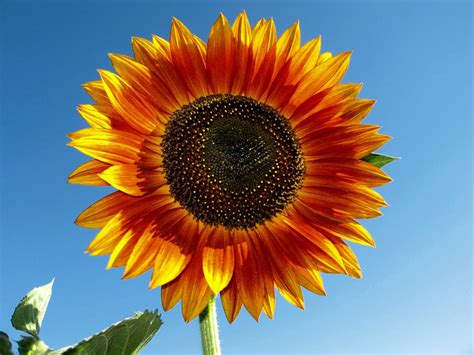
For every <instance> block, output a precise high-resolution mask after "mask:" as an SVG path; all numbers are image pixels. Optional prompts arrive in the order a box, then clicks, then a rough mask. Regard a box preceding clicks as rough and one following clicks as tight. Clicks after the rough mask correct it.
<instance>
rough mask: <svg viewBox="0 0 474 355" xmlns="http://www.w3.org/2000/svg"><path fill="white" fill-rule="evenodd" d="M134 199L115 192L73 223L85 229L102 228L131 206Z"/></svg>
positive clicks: (89, 208) (91, 207)
mask: <svg viewBox="0 0 474 355" xmlns="http://www.w3.org/2000/svg"><path fill="white" fill-rule="evenodd" d="M135 201H137V199H136V198H134V197H131V196H128V195H127V194H124V193H123V192H121V191H116V192H114V193H112V194H110V195H108V196H105V197H104V198H102V199H101V200H99V201H97V202H96V203H94V204H93V205H91V206H90V207H88V208H87V209H85V210H84V211H83V212H82V213H81V214H80V215H79V216H78V217H77V219H76V220H75V221H74V223H76V224H77V225H79V226H81V227H85V228H102V227H104V226H105V225H106V223H107V222H108V221H109V220H110V219H111V218H112V217H113V216H115V215H116V214H117V213H119V212H120V211H122V210H124V209H126V208H127V207H129V206H130V205H132V204H133V203H134V202H135Z"/></svg>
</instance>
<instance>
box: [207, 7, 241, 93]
mask: <svg viewBox="0 0 474 355" xmlns="http://www.w3.org/2000/svg"><path fill="white" fill-rule="evenodd" d="M235 50H236V49H235V41H234V35H233V33H232V29H231V28H230V25H229V22H228V21H227V19H226V18H225V17H224V15H222V14H221V15H219V17H218V19H217V20H216V22H215V23H214V25H213V26H212V28H211V32H210V33H209V40H208V45H207V69H208V72H209V79H210V82H211V87H212V90H213V93H215V94H225V93H230V91H231V88H232V82H233V79H234V75H235V61H236V59H235Z"/></svg>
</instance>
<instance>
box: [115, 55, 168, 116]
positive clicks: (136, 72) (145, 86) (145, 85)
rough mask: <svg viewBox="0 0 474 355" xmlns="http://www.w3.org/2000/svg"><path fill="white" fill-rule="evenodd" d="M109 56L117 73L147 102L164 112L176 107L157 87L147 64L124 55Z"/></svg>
mask: <svg viewBox="0 0 474 355" xmlns="http://www.w3.org/2000/svg"><path fill="white" fill-rule="evenodd" d="M109 57H110V60H111V61H112V64H113V66H114V68H115V70H116V71H117V73H118V74H119V75H120V76H121V77H122V78H123V79H124V80H125V81H126V82H127V83H128V84H129V85H130V86H131V87H133V88H134V89H136V90H138V91H140V93H141V94H142V95H143V96H144V97H145V98H146V100H147V101H148V102H150V103H153V105H154V106H155V107H157V108H158V109H159V110H161V111H162V112H164V113H166V114H170V113H172V112H173V111H174V110H175V109H176V103H174V102H173V100H172V99H171V96H170V95H166V94H164V91H163V90H160V88H158V87H157V85H156V83H157V81H156V80H155V78H154V77H153V73H152V71H151V70H150V69H149V68H148V67H147V66H145V65H143V64H141V63H139V62H136V61H134V60H133V59H132V58H130V57H128V56H125V55H120V54H113V53H111V54H109ZM162 121H163V119H162Z"/></svg>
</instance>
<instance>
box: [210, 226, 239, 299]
mask: <svg viewBox="0 0 474 355" xmlns="http://www.w3.org/2000/svg"><path fill="white" fill-rule="evenodd" d="M202 261H203V264H202V266H203V271H204V277H205V278H206V281H207V283H208V284H209V287H210V288H211V290H212V291H213V292H214V293H216V294H217V293H219V292H220V291H221V290H222V289H224V288H225V287H226V286H227V285H228V283H229V282H230V280H231V278H232V275H233V273H234V248H233V246H232V240H230V237H229V234H228V231H226V230H224V231H222V232H220V231H215V232H214V233H213V234H212V235H210V236H209V239H208V243H207V245H206V246H205V247H204V250H203V260H202Z"/></svg>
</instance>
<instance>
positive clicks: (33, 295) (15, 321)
mask: <svg viewBox="0 0 474 355" xmlns="http://www.w3.org/2000/svg"><path fill="white" fill-rule="evenodd" d="M53 283H54V279H53V280H51V282H50V283H48V284H46V285H43V286H40V287H36V288H34V289H32V290H31V291H30V292H28V294H27V295H26V296H25V297H23V299H22V300H21V301H20V303H19V304H18V306H16V308H15V311H14V312H13V315H12V319H11V322H12V325H13V327H14V328H15V329H18V330H23V331H25V332H27V333H28V334H31V335H32V336H34V337H35V338H37V337H38V334H39V331H40V328H41V323H42V322H43V318H44V314H45V313H46V309H47V308H48V303H49V299H50V298H51V294H52V288H53Z"/></svg>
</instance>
